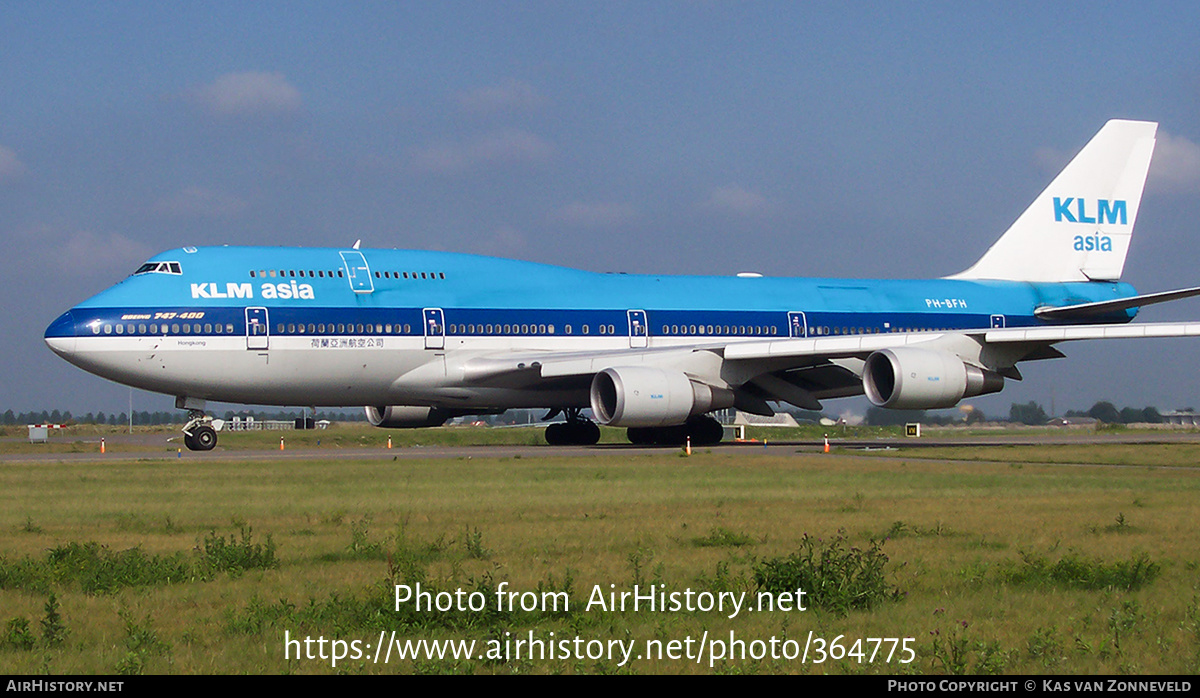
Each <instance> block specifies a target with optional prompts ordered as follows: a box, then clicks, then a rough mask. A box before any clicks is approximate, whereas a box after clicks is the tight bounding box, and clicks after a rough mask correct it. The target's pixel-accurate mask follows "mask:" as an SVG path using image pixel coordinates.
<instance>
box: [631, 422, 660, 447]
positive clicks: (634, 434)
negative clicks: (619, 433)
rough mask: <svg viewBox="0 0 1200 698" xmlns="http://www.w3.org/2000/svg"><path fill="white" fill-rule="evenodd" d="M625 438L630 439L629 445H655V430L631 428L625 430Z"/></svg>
mask: <svg viewBox="0 0 1200 698" xmlns="http://www.w3.org/2000/svg"><path fill="white" fill-rule="evenodd" d="M625 436H627V437H628V438H629V443H631V444H637V445H638V446H653V445H654V429H653V428H651V427H629V428H628V429H626V430H625Z"/></svg>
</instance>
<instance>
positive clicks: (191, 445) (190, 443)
mask: <svg viewBox="0 0 1200 698" xmlns="http://www.w3.org/2000/svg"><path fill="white" fill-rule="evenodd" d="M183 445H184V446H187V450H189V451H195V450H197V449H196V439H194V438H192V435H191V434H184V435H183Z"/></svg>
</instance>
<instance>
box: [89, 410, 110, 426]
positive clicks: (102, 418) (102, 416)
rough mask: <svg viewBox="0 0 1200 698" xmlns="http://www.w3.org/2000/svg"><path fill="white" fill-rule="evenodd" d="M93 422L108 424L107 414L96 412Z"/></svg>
mask: <svg viewBox="0 0 1200 698" xmlns="http://www.w3.org/2000/svg"><path fill="white" fill-rule="evenodd" d="M93 424H108V415H106V414H104V413H103V412H97V413H96V421H95V422H93Z"/></svg>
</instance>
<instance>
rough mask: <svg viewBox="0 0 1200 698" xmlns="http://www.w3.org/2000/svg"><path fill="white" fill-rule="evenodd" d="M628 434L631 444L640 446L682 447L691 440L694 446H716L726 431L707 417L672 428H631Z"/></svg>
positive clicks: (696, 418)
mask: <svg viewBox="0 0 1200 698" xmlns="http://www.w3.org/2000/svg"><path fill="white" fill-rule="evenodd" d="M626 434H627V435H628V437H629V442H630V443H633V444H637V445H639V446H648V445H651V444H655V445H658V446H682V445H683V444H685V443H686V442H687V440H688V439H689V438H690V439H691V440H692V445H693V446H715V445H717V444H719V443H721V439H722V438H724V436H725V430H724V427H722V426H721V423H720V422H718V421H717V420H715V419H713V418H712V417H709V416H707V415H705V416H700V417H692V418H691V419H689V420H688V421H687V423H686V424H677V425H675V426H670V427H630V428H629V429H628V430H627V432H626Z"/></svg>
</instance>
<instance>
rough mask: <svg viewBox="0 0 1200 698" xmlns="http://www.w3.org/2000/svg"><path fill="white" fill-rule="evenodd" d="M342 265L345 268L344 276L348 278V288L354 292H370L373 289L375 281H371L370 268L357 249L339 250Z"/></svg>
mask: <svg viewBox="0 0 1200 698" xmlns="http://www.w3.org/2000/svg"><path fill="white" fill-rule="evenodd" d="M339 254H340V255H342V266H343V267H344V268H345V269H346V278H347V279H349V280H350V290H351V291H354V292H355V293H371V292H373V291H374V290H375V282H374V281H371V268H370V267H368V266H367V258H366V257H364V256H363V253H362V252H359V251H358V250H354V251H346V252H340V253H339Z"/></svg>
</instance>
